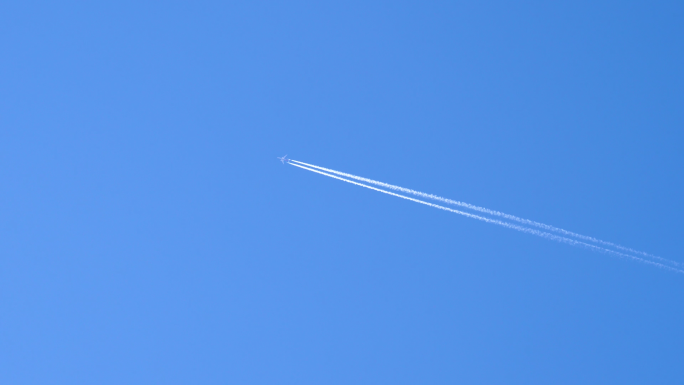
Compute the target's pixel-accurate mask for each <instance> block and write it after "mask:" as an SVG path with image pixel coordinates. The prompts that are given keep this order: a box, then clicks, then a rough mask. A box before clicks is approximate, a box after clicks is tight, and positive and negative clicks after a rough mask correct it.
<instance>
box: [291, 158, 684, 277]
mask: <svg viewBox="0 0 684 385" xmlns="http://www.w3.org/2000/svg"><path fill="white" fill-rule="evenodd" d="M290 162H295V163H299V164H301V165H304V166H308V167H312V168H315V169H318V170H322V171H327V172H329V173H332V174H336V175H340V176H343V177H346V178H351V179H356V180H360V181H362V182H366V183H370V184H374V185H376V186H381V187H384V188H388V189H390V190H395V191H401V192H403V193H407V194H411V195H415V196H419V197H422V198H426V199H433V200H436V201H440V202H444V203H447V204H452V205H456V206H461V207H465V208H468V209H471V210H474V211H479V212H481V213H485V214H489V215H494V216H498V217H502V218H506V219H509V220H512V221H515V222H518V223H523V224H526V225H530V226H535V227H538V228H541V229H544V230H547V231H553V232H556V233H560V234H563V235H566V236H570V237H574V238H578V239H582V240H585V241H590V242H594V243H598V244H601V245H604V246H610V247H614V248H616V249H619V250H622V251H626V252H630V253H633V254H639V255H643V256H645V257H648V258H651V259H655V260H657V261H659V262H663V263H670V264H672V265H675V266H678V267H679V266H682V264H680V263H677V262H674V261H670V260H668V259H665V258H661V257H658V256H656V255H652V254H649V253H645V252H643V251H639V250H634V249H631V248H629V247H624V246H621V245H618V244H616V243H612V242H607V241H602V240H600V239H596V238H594V237H589V236H586V235H582V234H577V233H573V232H572V231H568V230H564V229H561V228H558V227H555V226H551V225H547V224H544V223H540V222H535V221H531V220H529V219H524V218H520V217H516V216H515V215H510V214H506V213H502V212H500V211H495V210H490V209H487V208H484V207H480V206H475V205H471V204H469V203H465V202H460V201H455V200H452V199H447V198H442V197H440V196H437V195H433V194H426V193H424V192H420V191H416V190H411V189H408V188H404V187H399V186H395V185H391V184H388V183H383V182H378V181H376V180H372V179H368V178H363V177H360V176H356V175H352V174H347V173H344V172H341V171H336V170H331V169H328V168H325V167H320V166H315V165H312V164H308V163H304V162H300V161H298V160H292V159H290Z"/></svg>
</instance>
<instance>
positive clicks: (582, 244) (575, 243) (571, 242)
mask: <svg viewBox="0 0 684 385" xmlns="http://www.w3.org/2000/svg"><path fill="white" fill-rule="evenodd" d="M300 163H301V162H300ZM289 164H291V165H292V166H295V167H299V168H302V169H304V170H308V171H312V172H315V173H318V174H321V175H325V176H328V177H331V178H334V179H339V180H341V181H345V182H347V183H351V184H354V185H357V186H361V187H365V188H367V189H371V190H375V191H379V192H381V193H385V194H388V195H392V196H395V197H399V198H402V199H406V200H409V201H412V202H416V203H421V204H424V205H427V206H430V207H434V208H437V209H440V210H444V211H449V212H452V213H456V214H459V215H463V216H465V217H468V218H473V219H477V220H480V221H483V222H487V223H492V224H496V225H499V226H503V227H507V228H509V229H513V230H517V231H521V232H524V233H528V234H533V235H536V236H539V237H542V238H546V239H550V240H554V241H557V242H561V243H567V244H569V245H573V246H579V247H585V248H588V249H591V250H595V251H598V252H602V253H606V254H612V255H616V256H619V257H623V258H628V259H633V260H635V261H639V262H642V263H646V264H649V265H653V266H657V267H660V268H663V269H666V270H671V271H674V272H677V273H684V270H680V269H677V268H674V267H670V266H667V265H664V264H662V263H658V262H653V261H649V260H646V259H643V258H639V257H635V256H633V255H629V254H624V253H621V252H619V251H614V250H610V249H606V248H603V247H599V246H595V245H592V244H589V243H585V242H581V241H577V240H574V239H570V238H565V237H561V236H559V235H554V234H549V233H546V232H543V231H539V230H535V229H530V228H528V227H523V226H518V225H514V224H511V223H507V222H503V221H500V220H497V219H490V218H485V217H481V216H479V215H474V214H470V213H466V212H464V211H460V210H454V209H451V208H448V207H444V206H440V205H436V204H434V203H429V202H425V201H421V200H419V199H415V198H411V197H407V196H404V195H400V194H396V193H393V192H390V191H385V190H382V189H379V188H376V187H372V186H368V185H365V184H363V183H358V182H354V181H351V180H348V179H345V178H342V177H339V176H336V175H332V174H328V173H326V172H323V171H319V170H316V169H313V168H309V167H306V166H302V165H299V164H296V163H289Z"/></svg>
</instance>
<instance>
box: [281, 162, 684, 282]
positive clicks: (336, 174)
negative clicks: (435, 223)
mask: <svg viewBox="0 0 684 385" xmlns="http://www.w3.org/2000/svg"><path fill="white" fill-rule="evenodd" d="M287 161H288V163H289V164H290V165H292V166H295V167H299V168H301V169H304V170H308V171H312V172H315V173H318V174H321V175H325V176H328V177H331V178H334V179H338V180H342V181H344V182H347V183H351V184H354V185H357V186H361V187H365V188H368V189H371V190H374V191H379V192H382V193H384V194H388V195H392V196H396V197H399V198H402V199H406V200H409V201H412V202H416V203H421V204H424V205H427V206H430V207H434V208H437V209H440V210H444V211H449V212H452V213H456V214H459V215H463V216H465V217H468V218H472V219H477V220H480V221H483V222H487V223H492V224H496V225H499V226H503V227H506V228H509V229H513V230H517V231H521V232H524V233H528V234H533V235H536V236H539V237H542V238H546V239H550V240H553V241H557V242H561V243H566V244H569V245H573V246H578V247H583V248H587V249H590V250H594V251H598V252H601V253H606V254H611V255H615V256H619V257H623V258H628V259H632V260H635V261H639V262H642V263H646V264H649V265H653V266H657V267H660V268H663V269H667V270H671V271H675V272H678V273H684V270H682V269H681V268H680V266H681V264H679V263H677V262H674V261H670V260H667V259H665V258H661V257H657V256H655V255H651V254H648V253H644V252H642V251H638V250H634V249H630V248H628V247H624V246H620V245H618V244H614V243H611V242H606V241H602V240H599V239H596V238H593V237H589V236H586V235H581V234H577V233H573V232H570V231H567V230H563V229H561V228H558V227H554V226H550V225H546V224H543V223H539V222H535V221H531V220H528V219H524V218H519V217H516V216H514V215H509V214H505V213H502V212H499V211H495V210H490V209H487V208H484V207H479V206H474V205H471V204H468V203H464V202H459V201H455V200H451V199H446V198H442V197H439V196H436V195H432V194H426V193H423V192H420V191H415V190H411V189H407V188H404V187H399V186H395V185H391V184H387V183H383V182H378V181H375V180H372V179H368V178H362V177H360V176H356V175H352V174H347V173H343V172H340V171H336V170H331V169H328V168H324V167H320V166H315V165H312V164H308V163H304V162H300V161H296V160H292V159H288V160H287ZM346 178H349V179H355V180H358V181H362V182H366V183H369V184H373V185H376V186H381V187H384V188H387V189H390V190H394V191H400V192H403V193H407V194H411V195H414V196H419V197H422V198H426V199H432V200H437V201H440V202H444V203H447V204H452V205H457V206H461V207H465V208H467V209H470V210H474V211H478V212H481V213H485V214H489V215H492V216H498V217H501V218H505V219H509V220H512V221H515V222H518V223H522V224H525V225H530V226H534V227H537V228H541V229H544V230H547V231H552V232H556V233H560V234H563V235H565V236H561V235H556V234H551V233H549V232H546V231H540V230H537V229H534V228H529V227H524V226H520V225H516V224H512V223H508V222H504V221H502V220H499V219H491V218H487V217H483V216H481V215H476V214H471V213H468V212H465V211H460V210H454V209H452V208H448V207H444V206H440V205H437V204H434V203H430V202H425V201H422V200H420V199H415V198H411V197H407V196H405V195H401V194H396V193H393V192H390V191H386V190H382V189H379V188H377V187H372V186H368V185H366V184H363V183H359V182H355V181H352V180H349V179H346ZM567 236H570V237H574V238H577V239H582V240H585V241H590V242H594V243H598V244H601V245H604V246H610V247H613V248H616V249H618V250H621V251H616V250H611V249H608V248H606V247H601V246H597V245H592V244H590V243H587V242H582V241H579V240H577V239H571V238H568V237H567ZM633 254H637V255H640V256H645V257H648V258H650V259H653V260H655V261H652V260H647V259H644V258H642V257H639V256H635V255H633ZM668 265H670V266H668Z"/></svg>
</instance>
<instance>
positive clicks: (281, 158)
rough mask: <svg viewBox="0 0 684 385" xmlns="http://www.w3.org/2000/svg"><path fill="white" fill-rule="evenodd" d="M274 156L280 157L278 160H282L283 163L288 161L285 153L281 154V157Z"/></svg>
mask: <svg viewBox="0 0 684 385" xmlns="http://www.w3.org/2000/svg"><path fill="white" fill-rule="evenodd" d="M276 158H277V159H280V161H281V162H283V164H285V162H289V161H290V160H289V159H287V155H285V156H282V157H280V156H276Z"/></svg>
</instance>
